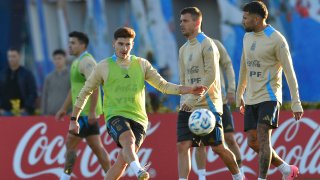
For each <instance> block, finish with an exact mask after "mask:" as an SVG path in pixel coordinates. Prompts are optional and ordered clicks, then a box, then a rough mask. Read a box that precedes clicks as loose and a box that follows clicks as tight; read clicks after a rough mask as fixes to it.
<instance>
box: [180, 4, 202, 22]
mask: <svg viewBox="0 0 320 180" xmlns="http://www.w3.org/2000/svg"><path fill="white" fill-rule="evenodd" d="M180 14H181V15H183V14H191V16H192V19H193V20H194V21H196V20H198V19H200V18H202V13H201V11H200V9H199V8H197V7H186V8H183V9H182V10H181V11H180Z"/></svg>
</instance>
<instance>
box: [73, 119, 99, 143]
mask: <svg viewBox="0 0 320 180" xmlns="http://www.w3.org/2000/svg"><path fill="white" fill-rule="evenodd" d="M78 123H79V125H80V132H79V134H73V135H75V136H78V137H81V138H86V137H88V136H91V135H99V134H100V126H99V122H98V120H97V121H96V122H95V123H93V124H89V122H88V116H79V118H78Z"/></svg>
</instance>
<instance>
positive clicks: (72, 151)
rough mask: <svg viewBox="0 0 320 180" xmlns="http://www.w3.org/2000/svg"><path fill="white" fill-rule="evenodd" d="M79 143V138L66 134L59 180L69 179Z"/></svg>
mask: <svg viewBox="0 0 320 180" xmlns="http://www.w3.org/2000/svg"><path fill="white" fill-rule="evenodd" d="M80 141H81V138H80V137H79V136H76V135H73V134H70V133H68V134H67V140H66V154H65V163H64V170H63V173H62V175H61V177H60V180H69V179H70V178H71V174H72V170H73V166H74V164H75V162H76V158H77V146H78V144H79V142H80Z"/></svg>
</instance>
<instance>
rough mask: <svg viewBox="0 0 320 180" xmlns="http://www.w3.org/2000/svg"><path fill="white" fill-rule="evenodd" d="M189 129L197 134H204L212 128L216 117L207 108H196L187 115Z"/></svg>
mask: <svg viewBox="0 0 320 180" xmlns="http://www.w3.org/2000/svg"><path fill="white" fill-rule="evenodd" d="M188 124H189V129H190V131H191V132H192V133H194V134H196V135H198V136H204V135H207V134H209V133H211V131H212V130H213V129H214V127H215V125H216V118H215V116H214V115H213V113H212V112H211V111H210V110H208V109H197V110H195V111H193V113H192V114H191V115H190V117H189V123H188Z"/></svg>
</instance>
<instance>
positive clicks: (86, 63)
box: [80, 56, 99, 120]
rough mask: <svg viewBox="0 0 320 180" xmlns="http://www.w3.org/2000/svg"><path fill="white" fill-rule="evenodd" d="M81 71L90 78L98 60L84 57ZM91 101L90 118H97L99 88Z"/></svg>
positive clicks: (94, 91)
mask: <svg viewBox="0 0 320 180" xmlns="http://www.w3.org/2000/svg"><path fill="white" fill-rule="evenodd" d="M80 63H81V64H80V73H81V74H83V75H84V77H85V78H86V80H87V79H89V77H90V75H91V73H92V72H93V70H94V67H95V66H96V62H95V60H94V59H93V58H92V57H89V56H87V57H84V58H83V60H82V61H81V62H80ZM90 98H91V101H90V102H91V103H90V107H89V114H88V116H89V119H90V120H92V119H95V118H96V107H97V103H98V98H99V88H96V89H94V90H93V92H92V95H91V97H90Z"/></svg>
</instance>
